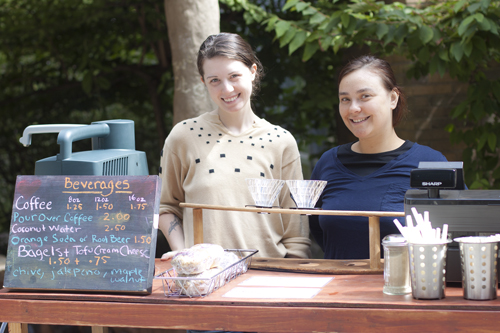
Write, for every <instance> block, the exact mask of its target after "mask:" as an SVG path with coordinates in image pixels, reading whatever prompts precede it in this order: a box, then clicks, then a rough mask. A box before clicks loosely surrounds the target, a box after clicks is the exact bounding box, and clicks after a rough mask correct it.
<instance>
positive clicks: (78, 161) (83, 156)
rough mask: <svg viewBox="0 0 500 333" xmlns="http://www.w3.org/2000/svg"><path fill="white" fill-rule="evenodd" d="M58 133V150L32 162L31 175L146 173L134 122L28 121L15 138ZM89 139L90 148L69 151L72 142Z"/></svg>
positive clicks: (23, 140)
mask: <svg viewBox="0 0 500 333" xmlns="http://www.w3.org/2000/svg"><path fill="white" fill-rule="evenodd" d="M42 133H58V136H57V143H58V144H59V146H60V152H59V154H57V155H56V156H51V157H47V158H44V159H41V160H39V161H37V162H36V163H35V175H40V176H41V175H96V176H147V175H148V174H149V171H148V164H147V160H146V153H144V152H142V151H137V150H135V133H134V122H133V121H132V120H126V119H115V120H103V121H96V122H92V123H91V124H90V125H71V124H54V125H31V126H28V127H26V128H25V130H24V132H23V136H22V137H21V138H20V139H19V141H20V142H21V143H22V144H23V145H24V146H25V147H27V146H29V145H30V144H31V137H32V135H33V134H42ZM84 139H91V140H92V150H89V151H81V152H73V142H75V141H79V140H84Z"/></svg>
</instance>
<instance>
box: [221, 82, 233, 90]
mask: <svg viewBox="0 0 500 333" xmlns="http://www.w3.org/2000/svg"><path fill="white" fill-rule="evenodd" d="M222 88H223V89H224V91H226V92H232V91H233V90H234V88H233V85H232V84H231V82H229V81H222Z"/></svg>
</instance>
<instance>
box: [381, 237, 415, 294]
mask: <svg viewBox="0 0 500 333" xmlns="http://www.w3.org/2000/svg"><path fill="white" fill-rule="evenodd" d="M382 245H383V247H384V288H383V289H382V291H383V293H384V294H387V295H405V294H409V293H411V285H410V263H409V255H408V243H407V242H406V239H405V238H404V237H403V236H401V235H387V236H385V237H384V239H383V240H382Z"/></svg>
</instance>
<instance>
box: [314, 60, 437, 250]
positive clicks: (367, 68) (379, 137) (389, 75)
mask: <svg viewBox="0 0 500 333" xmlns="http://www.w3.org/2000/svg"><path fill="white" fill-rule="evenodd" d="M339 100H340V105H339V112H340V115H341V117H342V120H343V121H344V123H345V125H346V126H347V128H348V129H349V130H350V131H351V132H352V133H353V134H354V135H355V136H356V137H357V138H358V141H356V142H351V143H348V144H345V145H341V146H338V147H335V148H332V149H330V150H329V151H327V152H325V153H324V154H323V156H322V157H321V159H320V160H319V161H318V163H317V164H316V166H315V168H314V170H313V173H312V176H311V179H319V180H326V181H328V183H327V185H326V187H325V189H324V191H323V193H322V195H321V197H320V199H319V200H318V203H317V207H322V208H323V209H329V210H354V211H356V210H358V211H359V210H361V211H397V212H401V211H403V210H404V195H405V193H406V191H407V190H408V189H409V188H410V171H411V170H412V169H415V168H417V167H418V163H419V162H420V161H446V158H445V157H444V156H443V154H441V153H440V152H438V151H435V150H433V149H431V148H429V147H426V146H421V145H419V144H418V143H414V142H411V141H408V140H403V139H401V138H400V137H399V136H398V135H397V133H396V131H395V129H394V127H395V126H397V125H398V124H399V123H400V122H401V120H402V119H403V117H404V115H405V114H406V112H407V111H408V110H407V107H406V99H405V96H404V94H403V91H402V89H401V88H400V87H399V86H398V85H397V83H396V79H395V76H394V73H393V71H392V68H391V66H390V65H389V63H387V62H386V61H385V60H382V59H378V58H376V57H373V56H362V57H360V58H357V59H355V60H353V61H351V62H350V63H348V64H347V65H346V66H345V67H344V68H343V69H342V70H341V71H340V74H339ZM401 222H402V224H404V220H401ZM309 224H310V228H311V232H312V234H313V235H314V237H315V239H316V241H317V242H318V244H319V245H320V246H321V248H322V249H323V251H324V253H325V258H326V259H367V258H368V257H369V235H368V220H367V219H366V218H363V217H347V216H326V215H323V216H318V215H312V216H311V217H310V218H309ZM392 233H394V234H397V233H399V231H398V229H397V228H396V226H395V225H394V223H393V218H390V217H386V218H384V217H382V218H380V238H383V237H385V236H386V235H388V234H392Z"/></svg>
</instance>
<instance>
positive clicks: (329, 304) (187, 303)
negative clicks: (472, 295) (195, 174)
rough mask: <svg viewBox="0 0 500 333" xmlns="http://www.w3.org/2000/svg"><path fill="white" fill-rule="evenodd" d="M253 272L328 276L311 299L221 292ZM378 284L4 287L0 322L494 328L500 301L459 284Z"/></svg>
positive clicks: (378, 278) (360, 280)
mask: <svg viewBox="0 0 500 333" xmlns="http://www.w3.org/2000/svg"><path fill="white" fill-rule="evenodd" d="M168 267H169V263H168V262H162V261H159V260H157V261H156V270H157V272H161V271H164V270H165V269H167V268H168ZM256 276H281V277H284V276H286V277H307V276H315V277H318V276H321V277H326V276H329V277H333V279H332V280H331V281H330V282H329V283H328V284H327V285H326V286H325V287H323V288H322V289H321V291H320V292H319V293H318V294H317V295H316V296H315V297H314V298H312V299H237V298H227V297H223V295H224V294H226V293H227V292H228V291H229V290H231V289H232V288H234V287H236V286H238V285H239V284H240V283H241V282H243V281H245V280H247V279H249V278H251V277H256ZM383 284H384V281H383V276H382V275H381V274H371V275H331V274H305V273H288V272H275V271H264V270H253V269H251V270H249V271H248V272H247V273H245V274H243V275H241V276H239V277H238V278H236V279H235V280H233V281H231V282H230V283H228V284H227V285H225V286H223V287H222V288H220V289H218V290H216V291H215V292H214V293H212V294H211V295H209V296H207V297H202V298H179V297H166V296H165V294H164V290H163V286H162V282H161V280H158V279H155V280H154V282H153V290H152V293H151V294H150V295H142V296H141V295H122V294H120V295H119V294H99V293H77V292H67V293H64V292H40V291H30V292H27V291H12V290H7V289H2V290H0V308H1V309H2V310H1V311H0V322H2V321H7V322H30V323H40V324H69V325H88V326H110V327H116V326H131V327H149V328H175V329H186V328H190V329H223V330H246V331H269V332H271V331H275V332H280V331H295V332H306V331H343V329H345V331H357V330H363V331H364V332H371V331H373V332H379V331H386V332H392V331H394V332H397V331H400V330H401V329H402V328H404V330H405V331H406V332H413V331H415V332H417V331H422V330H423V329H424V331H432V330H425V328H426V325H427V329H429V327H428V325H429V323H431V322H432V323H433V325H437V326H434V327H435V328H436V329H441V332H442V331H443V329H444V331H446V329H445V327H447V326H446V325H448V327H450V325H452V326H453V327H455V329H454V331H463V332H466V331H467V329H470V328H471V327H475V328H477V327H478V326H477V325H478V323H479V324H480V326H479V327H480V328H481V329H480V330H477V329H476V330H475V332H490V331H495V330H498V327H500V314H499V313H498V312H497V311H500V300H499V299H497V300H488V301H471V300H466V299H464V298H463V291H462V288H461V287H447V288H446V291H445V294H446V297H445V298H444V299H441V300H415V299H413V297H412V295H411V294H408V295H404V296H389V295H385V294H383V293H382V287H383ZM248 288H252V287H248ZM44 309H45V310H44ZM478 312H480V313H481V316H480V318H481V321H480V322H478V318H479V317H477V315H478ZM190 316H191V317H190ZM193 316H194V317H193ZM194 318H197V319H198V320H195V319H194ZM284 318H288V319H287V320H288V321H287V320H284ZM290 318H294V319H295V320H294V322H293V323H292V322H289V320H290ZM474 318H475V319H474ZM295 321H296V322H295ZM398 323H399V324H398ZM481 325H482V326H481ZM407 326H408V327H407ZM381 328H383V330H381ZM406 332H405V333H406Z"/></svg>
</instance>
